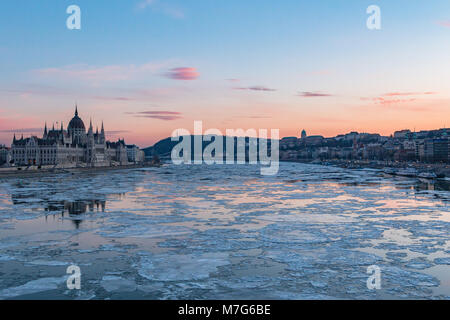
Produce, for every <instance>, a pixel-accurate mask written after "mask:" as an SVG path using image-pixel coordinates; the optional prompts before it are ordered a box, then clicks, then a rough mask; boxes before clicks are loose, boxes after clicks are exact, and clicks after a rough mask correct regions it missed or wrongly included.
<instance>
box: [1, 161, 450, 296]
mask: <svg viewBox="0 0 450 320" xmlns="http://www.w3.org/2000/svg"><path fill="white" fill-rule="evenodd" d="M449 184H450V182H449V181H445V180H441V181H436V182H427V181H420V180H417V179H412V178H398V177H397V178H393V177H388V176H385V175H384V174H382V173H381V172H379V171H375V170H347V169H340V168H334V167H323V166H314V165H305V164H296V163H282V164H281V166H280V171H279V174H278V175H277V176H274V177H264V176H261V175H260V174H259V167H257V166H206V165H202V166H172V165H167V166H165V167H162V168H150V169H136V170H123V171H114V172H106V173H94V174H86V173H85V174H78V175H71V174H58V175H50V176H47V177H34V178H27V179H3V180H0V299H17V298H20V299H30V298H31V299H35V298H39V299H48V298H55V299H106V298H111V299H127V298H137V299H390V298H399V299H404V298H407V299H417V298H427V299H428V298H434V299H450V210H449V203H450V202H449V201H450V192H449ZM70 265H77V266H78V267H79V268H80V269H81V289H80V290H76V289H75V290H69V289H68V288H67V285H66V279H67V277H68V274H67V273H66V270H67V267H68V266H70ZM372 265H376V266H378V267H379V268H380V271H381V288H380V289H375V290H369V289H368V287H367V284H366V281H367V279H368V277H369V276H370V274H368V273H367V268H368V267H369V266H372Z"/></svg>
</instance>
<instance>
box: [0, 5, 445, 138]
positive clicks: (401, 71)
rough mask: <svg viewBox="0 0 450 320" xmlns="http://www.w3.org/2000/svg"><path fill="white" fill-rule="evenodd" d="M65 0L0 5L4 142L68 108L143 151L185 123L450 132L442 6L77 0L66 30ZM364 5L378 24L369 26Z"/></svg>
mask: <svg viewBox="0 0 450 320" xmlns="http://www.w3.org/2000/svg"><path fill="white" fill-rule="evenodd" d="M71 4H73V3H71V2H69V1H60V2H58V3H54V2H51V3H50V2H48V3H45V2H44V3H39V4H37V3H29V2H27V1H17V2H15V3H6V4H4V5H3V9H2V10H1V11H0V21H1V24H2V26H3V28H0V37H1V39H2V45H0V58H1V60H0V61H1V62H0V64H1V68H2V75H1V76H0V92H1V95H0V143H1V144H6V145H9V144H10V143H11V140H12V136H13V134H14V132H16V133H18V134H21V133H22V132H23V133H24V135H30V134H34V133H40V132H41V127H42V128H43V125H44V122H45V120H46V119H55V121H56V120H59V121H61V120H65V121H67V119H65V115H67V113H68V112H71V111H72V109H73V105H74V104H75V101H76V102H77V103H78V105H79V106H80V107H81V110H83V111H82V113H83V114H85V115H86V114H89V115H92V117H93V119H98V121H101V120H104V121H105V122H107V123H108V124H109V125H108V127H109V129H112V130H113V131H114V132H112V134H111V135H112V136H113V138H119V137H123V138H125V139H126V140H127V141H128V142H129V143H133V144H137V145H139V146H140V147H148V146H151V145H153V144H154V143H155V142H157V141H159V140H160V139H163V138H166V137H168V136H170V135H171V133H172V131H174V130H175V129H178V128H187V129H191V128H192V126H193V122H194V121H195V120H202V121H203V123H204V124H205V127H209V128H218V129H220V130H221V131H225V130H224V129H226V128H243V129H248V128H255V129H259V128H266V129H272V128H273V129H276V128H279V129H280V136H281V137H287V136H299V135H300V131H301V130H302V129H305V130H306V131H307V132H308V134H310V135H314V134H318V135H323V136H326V137H332V136H336V135H338V134H344V133H347V132H351V131H358V132H369V133H380V134H382V135H386V136H388V135H390V134H393V133H394V132H395V131H398V130H402V129H410V130H412V131H413V130H414V129H415V130H416V131H420V130H433V129H439V128H444V127H445V126H448V125H449V124H448V123H446V122H445V119H449V118H450V92H449V91H448V88H447V87H446V86H445V83H446V82H448V81H450V64H449V63H448V62H447V61H448V59H447V54H446V53H447V52H448V51H449V49H450V42H449V41H448V38H449V36H450V28H449V25H450V24H449V23H448V21H449V19H450V18H449V17H448V15H447V16H446V15H445V12H450V10H449V9H450V4H449V3H448V2H446V1H434V2H433V3H429V4H428V3H427V4H424V3H422V4H420V3H410V1H396V2H395V3H390V2H388V1H374V2H373V3H372V2H369V1H347V2H345V3H340V4H337V3H335V2H333V1H321V3H320V4H319V3H311V2H301V1H285V2H283V4H282V5H279V6H276V7H274V6H273V2H271V1H260V2H258V10H254V8H253V5H252V4H251V3H245V2H238V1H227V2H226V3H214V5H213V4H211V3H208V2H206V1H198V2H195V3H194V2H193V3H183V2H181V1H169V0H166V1H163V0H159V1H156V0H154V1H138V0H136V1H130V2H125V3H123V2H122V3H118V2H113V3H110V2H106V1H96V2H95V3H93V2H89V1H85V0H80V1H77V2H76V4H77V5H78V6H80V8H81V11H82V28H81V30H68V29H67V28H66V27H65V21H66V19H67V17H68V15H67V14H66V8H67V7H68V6H69V5H71ZM371 4H376V5H378V6H380V8H381V13H382V29H381V30H368V29H367V28H366V19H367V17H368V15H367V14H366V8H367V7H368V6H369V5H371ZM105 5H107V6H106V8H108V9H107V10H106V9H105ZM440 13H442V14H440ZM412 21H413V22H412ZM325 22H326V23H325ZM205 26H208V28H205ZM11 30H14V31H13V32H11ZM400 44H401V45H400ZM38 128H39V130H38Z"/></svg>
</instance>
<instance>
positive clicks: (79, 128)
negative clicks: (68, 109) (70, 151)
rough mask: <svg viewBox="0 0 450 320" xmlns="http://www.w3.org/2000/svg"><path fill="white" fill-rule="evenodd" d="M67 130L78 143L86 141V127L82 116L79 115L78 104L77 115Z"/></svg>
mask: <svg viewBox="0 0 450 320" xmlns="http://www.w3.org/2000/svg"><path fill="white" fill-rule="evenodd" d="M67 132H68V133H69V135H70V136H71V137H72V139H73V141H74V142H76V143H78V144H81V143H86V141H87V135H86V127H85V126H84V122H83V120H81V118H80V117H79V116H78V106H75V115H74V117H73V118H72V120H70V122H69V126H68V127H67Z"/></svg>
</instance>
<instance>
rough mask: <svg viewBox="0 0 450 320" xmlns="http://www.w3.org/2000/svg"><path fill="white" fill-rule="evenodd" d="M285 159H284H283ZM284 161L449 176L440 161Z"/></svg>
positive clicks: (447, 167)
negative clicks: (405, 170) (404, 170)
mask: <svg viewBox="0 0 450 320" xmlns="http://www.w3.org/2000/svg"><path fill="white" fill-rule="evenodd" d="M283 161H286V160H283ZM286 162H298V163H309V164H317V165H323V166H336V167H340V168H346V169H379V170H381V169H384V168H392V169H403V168H414V169H416V170H417V171H419V172H433V173H435V174H436V175H437V176H439V177H442V178H445V177H447V178H448V177H450V165H448V164H442V163H420V162H395V161H365V160H323V161H321V160H317V159H315V160H307V159H305V160H288V161H286Z"/></svg>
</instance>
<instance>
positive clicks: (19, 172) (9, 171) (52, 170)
mask: <svg viewBox="0 0 450 320" xmlns="http://www.w3.org/2000/svg"><path fill="white" fill-rule="evenodd" d="M160 166H161V164H154V163H144V164H130V165H122V166H110V167H54V166H52V167H43V168H42V167H41V168H39V167H38V166H29V167H11V168H0V179H2V178H26V177H33V176H39V175H48V174H60V173H71V174H77V173H90V172H104V171H117V170H125V169H139V168H153V167H160Z"/></svg>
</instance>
